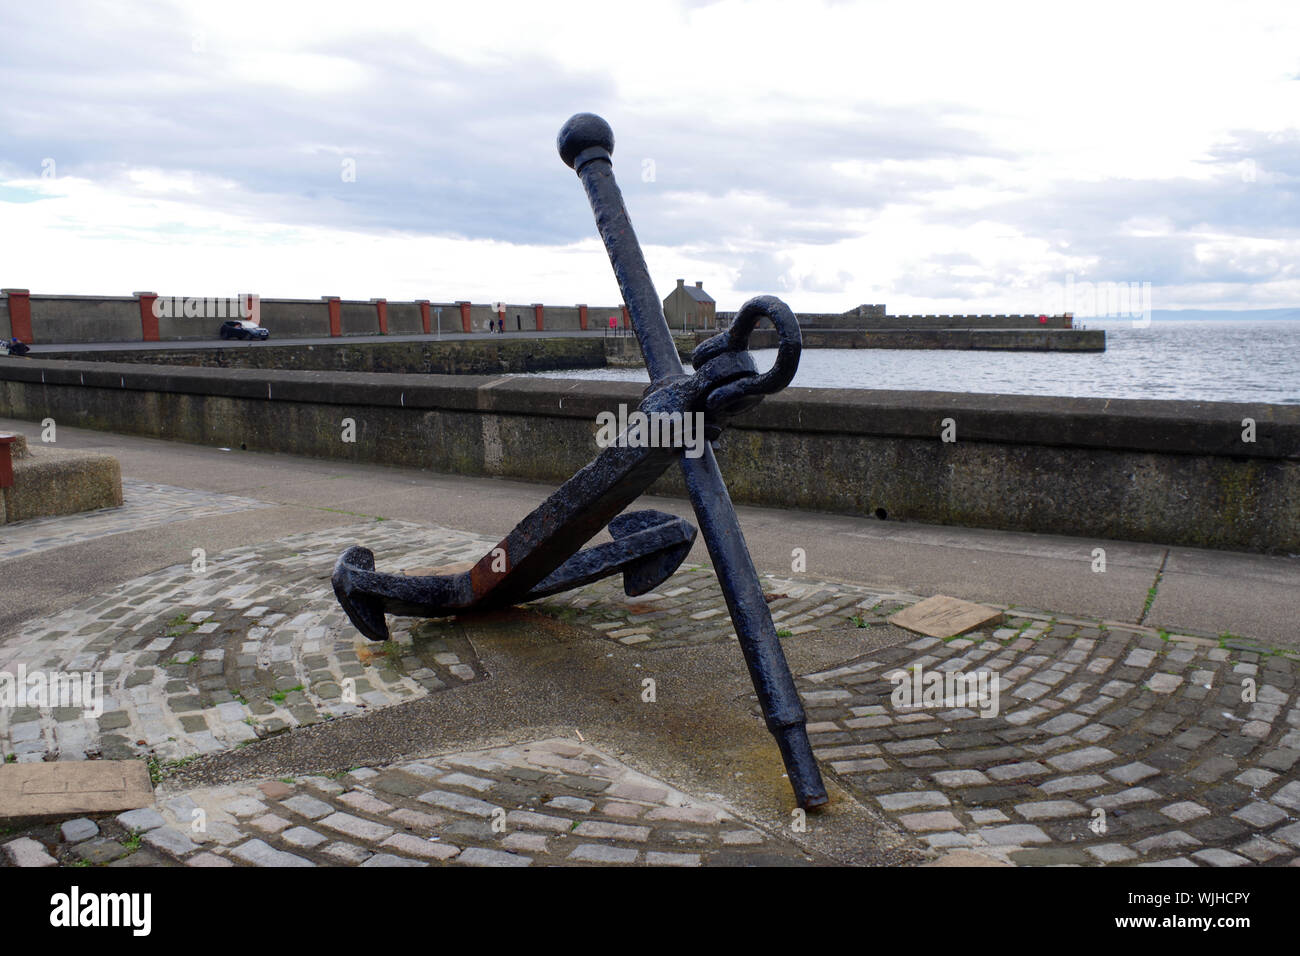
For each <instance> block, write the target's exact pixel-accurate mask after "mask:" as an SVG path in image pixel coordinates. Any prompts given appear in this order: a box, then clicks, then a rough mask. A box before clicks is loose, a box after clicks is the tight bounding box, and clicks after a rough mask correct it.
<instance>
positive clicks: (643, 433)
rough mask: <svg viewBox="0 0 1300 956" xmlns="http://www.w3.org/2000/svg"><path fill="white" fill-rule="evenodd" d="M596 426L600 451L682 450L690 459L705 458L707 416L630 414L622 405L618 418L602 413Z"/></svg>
mask: <svg viewBox="0 0 1300 956" xmlns="http://www.w3.org/2000/svg"><path fill="white" fill-rule="evenodd" d="M596 425H597V431H596V445H597V447H600V448H681V449H684V453H685V455H686V457H687V458H699V457H700V456H701V455H703V454H704V442H705V440H706V439H705V437H704V413H703V412H643V411H641V410H640V409H637V410H636V411H633V412H629V411H628V408H627V405H626V404H624V403H622V402H620V403H619V406H618V414H617V415H616V414H614V413H613V412H601V413H600V414H598V415H597V416H596Z"/></svg>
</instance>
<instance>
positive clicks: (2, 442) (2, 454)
mask: <svg viewBox="0 0 1300 956" xmlns="http://www.w3.org/2000/svg"><path fill="white" fill-rule="evenodd" d="M17 440H18V436H17V435H11V434H9V433H8V432H4V433H0V488H12V487H13V486H14V457H13V446H14V442H16V441H17Z"/></svg>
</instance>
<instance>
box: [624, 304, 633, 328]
mask: <svg viewBox="0 0 1300 956" xmlns="http://www.w3.org/2000/svg"><path fill="white" fill-rule="evenodd" d="M623 328H625V329H630V328H632V317H631V316H630V315H628V314H627V306H626V305H625V306H623Z"/></svg>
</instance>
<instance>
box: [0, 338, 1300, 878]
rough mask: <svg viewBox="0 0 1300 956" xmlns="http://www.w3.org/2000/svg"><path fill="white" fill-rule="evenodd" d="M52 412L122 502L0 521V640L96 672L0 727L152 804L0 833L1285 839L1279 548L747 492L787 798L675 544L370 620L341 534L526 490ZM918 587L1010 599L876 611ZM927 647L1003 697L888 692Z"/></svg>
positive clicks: (911, 848)
mask: <svg viewBox="0 0 1300 956" xmlns="http://www.w3.org/2000/svg"><path fill="white" fill-rule="evenodd" d="M533 334H536V333H533ZM132 347H135V348H138V347H139V345H138V344H137V345H133V346H132ZM0 430H13V431H20V432H22V433H24V434H26V435H27V436H28V439H29V441H31V442H33V443H35V442H38V441H39V428H38V427H37V426H36V425H35V424H34V423H32V422H22V421H15V420H4V419H0ZM58 444H59V447H63V448H79V449H94V450H100V451H105V452H108V453H111V454H113V455H114V456H116V457H117V458H118V459H119V460H120V462H121V465H122V473H123V490H124V493H125V504H124V506H123V507H122V508H120V509H112V510H109V511H103V512H93V513H88V514H82V515H76V516H70V517H61V518H49V519H39V520H35V521H30V522H20V523H16V524H13V525H8V526H3V527H0V578H2V579H3V581H4V586H3V589H0V671H10V672H12V671H14V670H15V669H16V668H17V667H19V666H20V665H22V666H25V667H27V668H28V669H29V670H32V669H37V668H45V669H58V668H62V669H67V670H74V671H85V670H101V671H103V672H104V674H105V690H106V694H107V696H108V699H107V700H106V702H105V707H104V713H103V714H102V715H101V716H99V717H98V718H97V719H94V720H84V719H81V715H80V713H66V712H61V711H60V710H59V709H55V710H37V709H35V708H25V709H18V710H8V709H6V710H0V750H3V752H4V753H5V755H6V760H7V761H10V762H15V763H35V762H46V761H51V760H84V759H86V758H92V759H93V758H101V759H124V758H145V759H148V760H149V761H150V765H151V769H152V771H153V775H154V778H155V781H154V782H155V794H154V805H153V806H152V807H145V808H141V809H138V810H133V811H130V812H129V813H126V814H122V815H120V816H119V815H117V814H107V815H92V816H91V818H90V819H83V820H78V821H76V822H75V823H68V824H66V825H63V824H62V823H61V822H47V823H42V824H36V825H27V824H24V823H14V824H7V823H6V822H4V821H0V830H7V832H4V833H3V835H0V863H4V862H6V858H7V861H8V862H13V863H18V864H31V865H53V864H54V863H56V862H57V863H60V864H64V865H70V864H75V863H84V862H85V861H89V862H91V863H93V864H107V865H114V866H119V865H130V866H134V865H181V864H185V865H196V866H197V865H212V866H229V865H310V864H316V865H352V864H359V865H367V866H381V865H530V864H531V865H544V864H575V863H581V864H623V865H627V864H638V865H651V866H700V865H727V864H735V863H756V864H774V865H775V864H780V865H787V864H788V865H815V864H830V863H852V864H891V865H919V864H927V863H944V864H953V865H962V864H965V865H1007V864H1010V865H1044V864H1056V863H1067V864H1081V865H1104V864H1120V865H1146V864H1154V865H1180V866H1237V865H1258V864H1265V865H1279V864H1291V863H1300V823H1298V822H1297V819H1300V782H1297V775H1298V773H1300V771H1298V770H1297V767H1298V766H1300V763H1298V762H1300V703H1298V702H1297V680H1296V678H1297V668H1298V667H1300V630H1297V629H1296V627H1295V623H1294V617H1295V607H1296V600H1295V595H1296V593H1297V589H1298V588H1300V559H1297V558H1295V557H1265V556H1261V555H1247V554H1238V553H1230V552H1215V551H1204V550H1196V549H1191V548H1177V547H1163V546H1160V545H1155V544H1134V543H1124V542H1118V541H1108V540H1084V539H1077V538H1064V537H1053V536H1047V535H1035V534H1024V533H1006V532H990V531H981V530H975V529H964V528H947V527H937V526H926V525H918V524H907V523H899V522H895V521H879V520H876V519H875V518H871V517H866V518H850V517H844V516H836V515H828V514H817V513H808V512H795V511H780V510H775V509H763V508H752V507H743V506H742V507H739V508H738V509H737V511H738V514H739V516H740V519H741V522H742V526H743V528H744V531H745V534H746V537H747V540H748V542H749V545H750V548H751V551H752V553H753V555H754V560H755V564H756V566H757V567H758V569H759V571H760V573H761V574H762V575H763V579H764V587H765V590H766V591H767V592H768V593H769V595H770V601H771V603H770V606H771V608H772V611H773V617H774V619H775V620H776V624H777V627H778V629H780V633H781V635H782V638H783V644H784V645H785V649H786V653H787V656H788V657H789V660H790V663H791V667H792V670H793V671H794V672H795V674H796V677H797V678H798V683H799V686H800V690H801V692H802V694H803V697H804V703H805V707H806V708H807V710H808V715H809V729H810V733H811V735H812V740H813V744H814V748H815V750H816V752H817V754H818V757H819V760H820V761H821V764H822V768H823V772H824V773H825V775H826V777H827V784H828V787H829V789H830V791H831V794H832V802H831V805H830V806H829V807H828V808H827V809H826V810H824V811H823V812H820V813H816V814H809V815H808V817H807V819H806V820H803V819H801V817H800V815H799V814H792V812H791V811H792V809H793V802H792V799H791V796H790V793H789V788H788V785H787V784H786V782H785V781H784V779H783V778H782V775H781V765H780V761H779V758H778V756H777V753H776V749H775V746H774V745H773V744H772V742H771V740H770V738H769V737H768V735H767V733H766V731H765V730H764V728H763V725H762V722H761V720H760V719H759V717H758V712H757V707H756V704H755V702H754V700H753V696H752V691H751V688H750V685H749V681H748V677H747V675H746V673H745V669H744V665H743V661H742V659H741V656H740V653H739V650H738V648H737V646H736V642H735V640H734V638H733V637H732V635H731V629H730V623H729V619H728V617H727V614H726V610H725V605H724V604H723V602H722V598H721V595H720V592H719V591H718V587H717V583H716V580H715V578H714V576H713V574H712V571H711V569H710V567H709V562H708V557H707V554H706V553H705V551H704V547H703V544H702V543H697V545H696V548H695V550H694V551H693V552H692V554H691V555H690V556H689V557H688V559H687V561H686V562H685V563H684V564H683V566H682V568H681V569H680V570H679V571H678V573H677V574H675V575H674V576H673V577H672V578H671V579H670V580H669V581H667V582H665V583H664V584H663V585H661V586H660V587H659V588H657V589H656V590H655V591H654V592H653V593H652V594H650V595H646V596H643V597H640V598H635V599H629V598H626V597H625V596H624V595H623V594H622V591H621V588H620V586H619V583H618V581H617V580H616V579H615V580H609V581H604V582H599V583H597V584H594V585H590V586H588V587H586V588H583V589H581V590H580V591H576V592H571V593H567V594H562V595H557V596H554V597H552V598H548V599H546V600H544V601H541V602H537V603H536V604H534V605H530V606H528V607H525V608H519V609H514V610H511V611H508V612H502V613H500V614H496V615H493V616H491V617H487V618H477V619H457V620H452V621H441V622H438V621H433V622H429V621H418V620H413V619H390V620H391V623H393V625H394V628H393V632H394V633H393V640H392V641H390V642H388V643H387V644H383V645H373V644H370V643H369V642H366V641H364V640H363V639H362V638H360V637H359V636H358V635H357V634H356V632H355V631H354V630H352V628H351V627H350V625H349V624H348V622H347V621H346V618H345V617H344V615H343V614H342V612H341V610H340V609H339V608H338V605H337V603H336V602H335V600H334V597H333V594H332V592H331V590H330V586H329V573H330V569H331V567H332V565H333V561H334V559H335V557H337V555H338V553H339V552H341V551H342V550H343V548H345V547H346V546H348V545H351V544H365V545H366V546H367V547H370V548H372V549H373V550H374V552H375V554H376V560H377V562H378V563H379V566H380V567H381V568H383V569H385V570H388V569H398V568H403V569H411V568H425V567H432V566H438V565H442V564H448V563H452V562H457V561H463V560H466V559H469V558H477V557H478V556H480V555H481V553H483V552H484V551H485V550H486V549H487V548H489V547H491V546H492V545H493V544H495V543H496V541H497V540H498V539H499V538H500V537H501V536H502V535H504V534H505V533H506V532H507V531H509V530H510V528H512V527H513V526H514V524H515V523H516V522H517V521H518V520H519V519H520V518H521V517H523V515H525V514H526V513H527V512H528V511H529V510H531V509H532V508H533V507H535V506H536V505H537V504H538V503H540V502H541V501H542V500H543V499H544V498H545V497H546V496H547V495H548V494H549V493H550V492H551V491H552V490H553V489H552V488H550V487H548V486H543V485H536V484H528V483H523V482H516V481H507V480H502V479H495V478H483V477H465V476H455V475H439V474H432V473H427V472H420V471H415V470H409V469H398V468H388V467H383V466H379V465H363V464H350V463H345V462H338V461H319V460H312V459H306V458H296V457H290V456H285V455H270V454H253V453H247V452H240V451H238V450H234V451H230V450H222V449H216V448H205V447H199V446H192V445H184V444H178V443H169V442H164V441H158V440H154V439H146V438H138V437H128V436H122V435H116V434H110V433H103V432H92V431H85V430H79V429H75V428H71V427H68V426H66V425H63V424H60V425H59V429H58ZM643 506H645V507H653V508H657V509H660V510H664V511H668V512H672V513H675V514H680V515H683V516H685V517H688V518H689V517H690V515H691V512H690V509H689V506H688V504H687V503H686V502H684V501H681V500H677V499H670V498H654V499H652V500H647V501H644V502H643ZM1099 548H1100V549H1103V550H1104V570H1099V566H1098V559H1097V549H1099ZM936 593H943V594H947V595H951V596H955V597H960V598H965V599H968V600H972V601H978V602H981V603H985V604H989V605H992V606H996V607H997V608H999V609H1002V610H1004V612H1005V614H1004V619H1003V620H1002V621H1001V623H999V624H998V625H996V626H994V627H991V628H988V629H986V630H985V631H982V632H977V633H974V634H969V635H965V636H963V637H961V638H958V639H954V640H949V641H946V642H945V641H939V640H935V639H933V638H924V637H921V636H919V635H917V634H915V633H911V632H908V631H904V630H901V629H899V628H897V627H895V626H893V625H892V624H890V623H889V622H888V618H889V616H890V615H891V614H893V613H894V612H895V611H897V610H900V609H902V608H905V607H907V606H910V605H911V604H914V603H916V602H917V601H919V600H921V599H922V598H924V597H927V596H929V595H932V594H936ZM917 666H919V667H921V668H922V669H923V670H936V671H945V670H964V671H977V670H980V669H988V670H990V671H993V672H996V675H997V677H998V680H999V688H1000V699H1001V706H1000V708H999V711H998V713H997V714H995V715H986V714H981V713H980V712H979V710H977V709H973V708H963V707H949V708H947V709H938V710H936V709H930V710H924V709H921V710H915V711H905V710H900V709H899V708H897V707H895V706H893V705H892V703H891V699H890V692H891V690H892V689H893V687H894V682H892V681H891V680H890V679H889V677H888V675H890V674H891V673H893V672H894V671H895V670H898V669H908V668H914V667H917ZM647 681H649V682H650V683H649V684H647ZM345 687H347V688H350V689H355V692H356V695H355V700H351V699H349V697H348V695H347V694H345V693H344V688H345ZM197 809H202V810H203V811H204V814H203V818H204V820H205V825H204V827H203V828H202V829H201V830H196V829H195V828H194V827H193V825H192V821H193V819H194V811H195V810H197Z"/></svg>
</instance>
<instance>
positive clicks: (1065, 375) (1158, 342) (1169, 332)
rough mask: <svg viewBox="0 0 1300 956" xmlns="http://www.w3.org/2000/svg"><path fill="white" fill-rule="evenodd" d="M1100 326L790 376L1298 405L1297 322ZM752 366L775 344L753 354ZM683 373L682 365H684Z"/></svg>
mask: <svg viewBox="0 0 1300 956" xmlns="http://www.w3.org/2000/svg"><path fill="white" fill-rule="evenodd" d="M1082 324H1083V325H1085V326H1086V327H1087V328H1100V329H1105V330H1106V351H1104V352H1077V353H1076V352H966V351H953V350H947V351H939V350H935V351H913V350H901V349H807V350H805V351H804V353H803V355H802V357H801V358H800V361H799V372H798V374H796V375H795V378H794V381H793V382H792V383H791V384H792V385H795V386H800V387H804V388H887V389H900V390H926V391H942V392H984V393H1002V394H1012V395H1065V396H1071V397H1097V398H1157V399H1180V400H1186V401H1207V402H1252V403H1258V402H1264V403H1268V404H1279V405H1295V404H1300V320H1287V319H1270V320H1263V321H1259V320H1250V319H1230V320H1197V319H1152V320H1151V321H1150V324H1148V325H1145V326H1144V325H1142V324H1141V323H1139V322H1134V321H1132V320H1128V319H1122V320H1121V319H1108V320H1106V319H1103V320H1094V321H1087V322H1084V323H1082ZM753 354H754V362H755V364H756V365H757V366H758V368H759V369H760V370H762V369H766V368H769V367H770V366H771V364H772V362H773V360H774V359H775V357H776V350H775V349H760V350H756V351H755V352H754V353H753ZM688 371H689V369H688ZM535 374H537V375H539V376H543V377H547V378H582V379H603V380H613V381H628V382H647V381H649V378H648V377H647V375H646V372H645V369H643V368H640V369H638V368H631V369H613V368H606V369H584V370H581V371H568V372H539V373H535Z"/></svg>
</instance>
